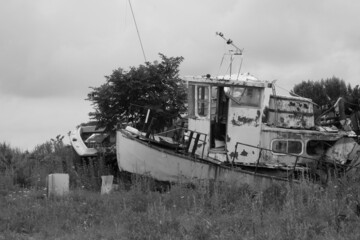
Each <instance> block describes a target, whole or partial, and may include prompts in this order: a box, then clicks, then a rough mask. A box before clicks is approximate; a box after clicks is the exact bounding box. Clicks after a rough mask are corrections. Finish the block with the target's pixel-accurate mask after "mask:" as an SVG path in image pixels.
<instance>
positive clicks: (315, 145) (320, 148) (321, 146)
mask: <svg viewBox="0 0 360 240" xmlns="http://www.w3.org/2000/svg"><path fill="white" fill-rule="evenodd" d="M333 144H334V142H331V141H321V140H310V141H308V142H307V144H306V153H307V154H308V155H310V156H320V155H323V154H324V153H325V152H326V150H327V149H328V148H329V147H331V146H332V145H333Z"/></svg>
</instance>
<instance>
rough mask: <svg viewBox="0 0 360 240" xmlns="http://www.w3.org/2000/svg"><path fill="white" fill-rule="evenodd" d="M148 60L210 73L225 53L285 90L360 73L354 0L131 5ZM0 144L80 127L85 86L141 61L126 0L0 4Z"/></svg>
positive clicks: (156, 0)
mask: <svg viewBox="0 0 360 240" xmlns="http://www.w3.org/2000/svg"><path fill="white" fill-rule="evenodd" d="M131 3H132V7H133V10H134V13H135V17H136V21H137V25H138V27H139V31H140V35H141V38H142V42H143V46H144V50H145V54H146V57H147V60H148V61H154V60H158V59H159V58H158V53H163V54H165V55H166V56H168V57H171V56H183V57H184V58H185V60H184V62H183V63H182V65H181V66H180V70H181V74H182V75H200V74H206V73H210V74H212V75H216V74H217V73H218V70H219V64H220V61H221V58H222V55H223V53H224V52H226V51H227V50H228V49H229V48H227V46H226V44H225V42H224V41H223V40H222V39H221V38H219V37H218V36H216V35H215V32H217V31H221V32H223V33H224V35H225V37H227V38H231V39H232V40H233V41H234V43H235V44H236V45H237V46H239V47H240V48H244V49H245V50H244V62H243V65H242V71H243V72H250V73H251V74H252V75H254V76H256V77H257V78H259V79H264V80H270V81H271V80H274V79H277V85H279V86H281V87H282V88H285V89H288V90H290V89H292V87H293V86H294V84H297V83H300V82H301V81H302V80H309V79H310V80H320V79H322V78H330V77H332V76H336V77H339V78H341V79H344V80H345V82H347V83H350V84H351V85H352V86H353V87H354V86H355V85H356V84H358V83H359V82H360V81H359V76H360V31H359V29H360V14H359V12H360V1H357V0H347V1H340V0H339V1H337V0H302V1H292V0H271V1H270V0H262V1H260V0H211V1H210V0H197V1H194V0H182V1H175V0H151V1H149V0H132V1H131ZM0 35H1V36H0V142H6V143H9V144H10V145H11V146H12V147H19V148H20V149H22V150H26V149H28V150H32V149H33V148H34V146H36V145H38V144H41V143H44V142H45V141H47V140H49V139H50V138H54V137H55V136H56V135H58V134H61V135H65V136H66V137H67V132H68V131H70V130H72V129H73V128H75V127H76V125H78V124H80V123H82V122H87V121H88V120H89V119H88V113H89V112H90V111H92V107H91V104H90V102H88V101H85V100H84V99H85V98H86V96H87V93H88V92H89V86H94V87H96V86H99V85H101V84H102V83H104V82H105V78H104V76H105V75H110V74H111V73H112V70H114V69H116V68H118V67H121V68H124V69H127V68H128V67H129V66H138V65H139V64H142V63H144V58H143V54H142V51H141V47H140V44H139V40H138V37H137V33H136V28H135V25H134V22H133V19H132V15H131V9H130V6H129V2H128V0H106V1H100V0H71V1H70V0H32V1H29V0H2V1H0Z"/></svg>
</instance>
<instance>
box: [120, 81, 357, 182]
mask: <svg viewBox="0 0 360 240" xmlns="http://www.w3.org/2000/svg"><path fill="white" fill-rule="evenodd" d="M184 80H185V81H186V82H187V84H188V116H187V118H188V126H187V128H178V127H176V128H175V129H174V130H173V131H174V132H177V134H176V135H177V136H182V138H181V139H182V141H175V140H174V139H172V138H169V137H166V135H167V134H168V133H169V131H166V132H165V133H158V134H152V135H150V136H149V135H147V137H146V135H145V133H142V132H141V131H139V130H137V129H134V128H132V127H129V126H128V127H126V126H125V127H123V128H120V129H118V130H117V134H116V154H117V161H118V166H119V169H120V170H121V171H127V172H130V173H136V174H142V175H147V176H150V177H152V178H155V179H156V180H160V181H169V182H178V181H192V180H194V179H195V180H220V181H227V182H235V183H240V184H242V183H249V184H250V183H254V182H255V183H260V184H262V185H267V184H268V183H271V182H272V181H274V180H278V181H288V180H289V179H296V178H299V176H304V175H307V174H315V175H318V177H319V178H326V177H327V176H328V175H327V174H328V173H327V172H328V169H327V167H328V166H331V167H332V168H334V169H340V168H341V167H342V166H344V168H345V167H346V165H347V164H348V163H349V161H352V160H356V159H358V158H359V156H358V152H359V151H360V147H359V145H358V144H357V143H356V139H354V138H352V137H349V135H351V134H349V132H346V131H342V130H341V129H337V128H330V127H321V126H320V127H318V126H315V123H314V113H313V102H312V101H311V99H307V98H301V97H293V96H279V95H276V94H272V95H271V96H270V98H269V105H268V107H267V106H266V104H265V90H266V89H268V90H270V89H271V88H273V85H272V83H270V82H268V81H260V80H257V79H256V78H254V77H252V76H249V75H240V76H225V77H221V78H212V77H211V76H209V75H207V76H201V77H186V78H184ZM173 135H175V134H173ZM324 166H326V168H324ZM324 176H325V177H324Z"/></svg>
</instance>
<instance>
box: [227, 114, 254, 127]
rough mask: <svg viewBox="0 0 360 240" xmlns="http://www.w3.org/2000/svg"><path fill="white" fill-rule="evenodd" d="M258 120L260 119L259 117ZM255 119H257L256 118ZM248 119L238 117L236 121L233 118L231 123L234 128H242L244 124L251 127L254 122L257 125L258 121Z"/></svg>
mask: <svg viewBox="0 0 360 240" xmlns="http://www.w3.org/2000/svg"><path fill="white" fill-rule="evenodd" d="M259 118H260V117H259ZM256 119H257V118H256ZM256 119H253V118H248V117H240V116H238V118H237V120H235V118H233V119H232V120H231V123H232V124H233V125H235V126H242V125H244V124H247V125H251V124H252V123H253V122H254V121H255V123H256V124H257V121H258V119H257V120H256Z"/></svg>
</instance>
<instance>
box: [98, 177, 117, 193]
mask: <svg viewBox="0 0 360 240" xmlns="http://www.w3.org/2000/svg"><path fill="white" fill-rule="evenodd" d="M113 181H114V176H113V175H107V176H101V195H103V194H109V193H110V192H111V190H112V189H113Z"/></svg>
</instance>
